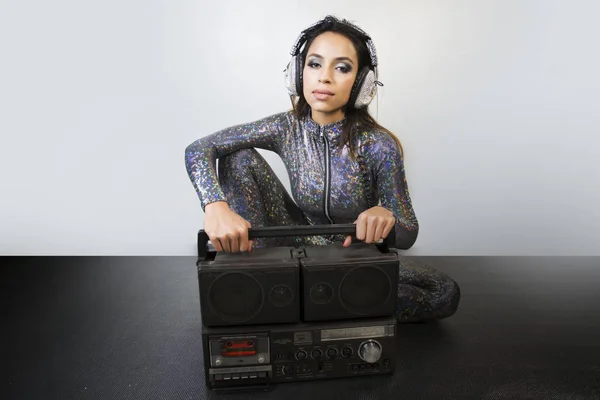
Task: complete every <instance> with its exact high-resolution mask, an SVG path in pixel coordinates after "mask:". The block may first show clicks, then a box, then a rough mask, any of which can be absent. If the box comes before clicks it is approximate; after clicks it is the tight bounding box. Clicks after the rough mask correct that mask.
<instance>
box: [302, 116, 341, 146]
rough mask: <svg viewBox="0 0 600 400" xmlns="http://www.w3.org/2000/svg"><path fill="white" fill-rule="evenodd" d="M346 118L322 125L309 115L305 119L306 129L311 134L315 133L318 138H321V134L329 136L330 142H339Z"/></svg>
mask: <svg viewBox="0 0 600 400" xmlns="http://www.w3.org/2000/svg"><path fill="white" fill-rule="evenodd" d="M344 121H345V118H342V119H341V120H339V121H336V122H332V123H329V124H325V125H323V126H320V125H319V124H318V123H316V122H315V121H314V120H313V119H312V117H311V116H310V115H309V116H307V117H306V119H305V125H306V129H307V130H308V132H309V133H310V134H311V135H314V136H315V137H317V138H320V137H321V135H324V136H326V137H327V139H328V140H329V142H330V143H338V142H339V140H340V137H341V135H342V128H343V127H344Z"/></svg>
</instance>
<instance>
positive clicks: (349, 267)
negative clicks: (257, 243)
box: [300, 244, 399, 321]
mask: <svg viewBox="0 0 600 400" xmlns="http://www.w3.org/2000/svg"><path fill="white" fill-rule="evenodd" d="M305 253H306V254H305V257H303V258H301V259H300V266H301V271H300V274H301V285H302V289H301V290H302V293H303V301H302V305H303V309H302V320H303V321H325V320H336V319H348V318H365V317H377V316H389V315H393V314H394V313H395V310H396V302H397V296H398V263H399V259H398V254H397V253H396V252H395V251H387V252H382V251H381V250H380V248H379V247H377V246H375V245H373V244H353V245H351V246H350V247H347V248H343V247H342V246H341V245H331V246H324V247H307V248H305Z"/></svg>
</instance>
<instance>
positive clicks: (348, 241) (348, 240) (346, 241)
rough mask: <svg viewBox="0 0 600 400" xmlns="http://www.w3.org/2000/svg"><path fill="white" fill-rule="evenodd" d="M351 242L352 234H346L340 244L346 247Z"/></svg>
mask: <svg viewBox="0 0 600 400" xmlns="http://www.w3.org/2000/svg"><path fill="white" fill-rule="evenodd" d="M351 244H352V236H346V240H344V243H343V244H342V247H348V246H350V245H351Z"/></svg>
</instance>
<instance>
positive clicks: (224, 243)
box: [219, 236, 231, 253]
mask: <svg viewBox="0 0 600 400" xmlns="http://www.w3.org/2000/svg"><path fill="white" fill-rule="evenodd" d="M219 242H221V246H222V247H223V251H225V252H227V253H229V252H231V246H230V244H229V238H228V237H227V236H225V237H223V238H220V239H219Z"/></svg>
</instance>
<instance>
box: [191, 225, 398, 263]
mask: <svg viewBox="0 0 600 400" xmlns="http://www.w3.org/2000/svg"><path fill="white" fill-rule="evenodd" d="M321 235H351V236H354V237H355V236H356V225H355V224H331V225H294V226H263V227H256V228H250V229H248V239H250V240H252V239H255V238H269V237H283V236H321ZM208 241H209V239H208V235H207V234H206V232H205V231H204V229H200V230H199V231H198V257H199V258H201V259H206V257H207V256H208V254H207V253H208V250H207V245H208ZM395 241H396V234H395V230H394V227H392V230H391V231H390V233H389V234H388V235H387V237H386V238H385V240H384V241H383V243H382V244H377V247H378V248H379V249H380V250H382V251H383V252H384V253H387V252H388V251H389V249H391V248H393V247H394V244H395Z"/></svg>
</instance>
